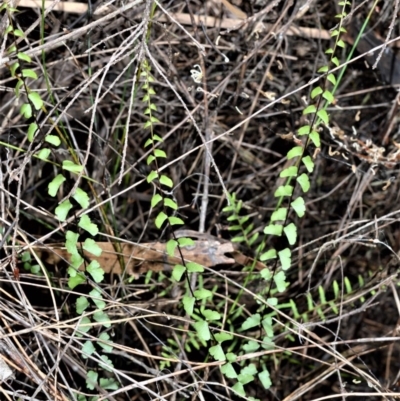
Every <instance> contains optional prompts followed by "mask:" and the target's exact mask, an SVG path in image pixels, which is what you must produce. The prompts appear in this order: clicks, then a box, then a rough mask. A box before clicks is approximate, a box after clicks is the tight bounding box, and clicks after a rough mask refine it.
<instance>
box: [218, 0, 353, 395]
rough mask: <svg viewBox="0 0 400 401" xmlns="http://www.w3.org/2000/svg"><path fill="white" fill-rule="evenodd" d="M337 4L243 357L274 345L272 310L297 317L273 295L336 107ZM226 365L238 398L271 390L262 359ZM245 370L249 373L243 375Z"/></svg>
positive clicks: (261, 253) (247, 226)
mask: <svg viewBox="0 0 400 401" xmlns="http://www.w3.org/2000/svg"><path fill="white" fill-rule="evenodd" d="M339 5H340V6H341V7H342V12H341V13H340V14H338V15H336V18H338V20H339V23H338V27H337V28H336V29H334V30H333V31H332V32H331V37H332V39H333V40H334V45H333V47H332V48H329V49H328V50H327V51H326V52H325V53H326V54H327V55H328V56H329V62H328V64H326V65H324V66H322V67H321V68H319V70H318V73H320V74H321V79H320V85H318V86H316V87H315V88H313V89H312V91H311V95H310V104H309V105H308V106H307V107H306V108H305V109H304V110H303V115H304V117H305V119H306V124H305V125H303V126H301V127H300V128H298V129H297V133H296V135H293V143H294V146H293V147H292V148H291V149H290V150H289V151H288V153H287V155H286V157H287V159H288V161H291V162H289V163H288V164H290V165H289V166H288V167H286V168H285V169H284V170H282V171H281V172H280V174H279V177H280V178H282V179H285V182H284V184H283V185H280V186H279V187H278V188H277V189H276V191H275V193H274V197H275V198H276V199H277V202H276V206H275V210H274V211H273V213H272V214H271V217H270V220H269V223H268V224H267V225H266V226H265V228H264V230H263V232H264V237H263V238H262V240H261V242H260V244H259V245H258V246H257V247H256V255H257V258H258V259H259V260H260V261H262V262H264V263H267V264H268V266H267V267H266V268H265V269H263V270H262V271H261V272H260V275H261V277H262V279H263V280H264V285H265V288H267V289H268V290H267V291H265V292H264V293H259V294H258V302H259V303H260V307H259V309H258V311H257V312H256V313H254V314H252V315H251V316H249V317H248V318H247V319H246V320H245V321H244V322H243V323H242V326H241V332H243V333H246V332H248V331H249V330H252V329H254V328H257V327H258V328H259V329H260V331H261V332H262V333H263V335H262V336H261V338H260V339H259V340H257V341H249V342H248V343H247V344H246V347H245V352H247V353H249V352H256V351H260V350H262V349H264V350H268V349H270V348H271V346H273V337H274V324H273V321H274V317H275V316H276V312H275V311H274V309H275V310H276V309H280V308H281V307H288V306H289V307H290V308H291V309H292V311H293V313H294V316H295V317H297V318H300V315H299V313H298V312H297V309H296V306H295V303H294V302H293V301H292V302H291V303H289V305H281V306H280V305H279V301H278V298H277V297H275V296H274V295H275V294H279V293H283V292H284V291H285V290H286V288H287V287H288V286H289V282H288V281H287V277H286V272H287V270H288V269H289V268H290V267H291V264H292V250H291V248H292V247H293V246H294V245H295V244H296V242H297V237H298V232H297V224H296V220H297V218H302V217H303V216H304V215H305V213H306V206H305V201H304V198H303V195H304V194H306V193H307V192H308V191H309V189H310V185H311V184H310V178H309V176H310V174H311V173H312V172H313V170H314V160H313V159H314V157H313V156H312V155H311V150H310V149H311V147H312V146H313V147H314V151H313V152H312V153H313V155H317V154H318V153H319V149H320V146H321V140H320V126H321V125H325V126H329V114H328V112H327V107H328V106H329V105H330V104H332V103H334V91H335V89H336V88H337V84H338V82H337V79H336V76H335V74H334V73H332V72H330V70H331V69H333V68H336V67H339V64H340V63H339V60H338V58H337V57H336V51H337V49H338V48H343V47H344V46H345V45H344V42H343V40H342V39H341V35H342V34H343V33H345V32H346V30H345V28H344V27H343V26H342V24H343V20H344V18H345V17H346V12H345V8H346V7H347V6H349V5H350V3H349V2H348V1H340V2H339ZM228 201H229V203H230V205H228V206H227V207H226V208H225V209H224V211H225V212H226V213H229V214H230V216H229V217H228V221H230V222H231V226H230V230H231V231H232V232H235V233H237V235H236V236H235V237H234V238H233V241H234V242H240V243H244V244H246V245H247V246H248V247H250V248H254V244H255V243H256V241H257V239H258V234H257V233H255V234H253V235H250V233H251V232H252V231H253V227H254V226H253V223H249V222H248V216H241V215H240V211H241V202H240V201H237V199H236V196H235V195H234V194H233V195H231V196H230V198H229V199H228ZM274 237H275V238H279V241H277V244H278V245H277V246H275V247H270V248H269V249H267V246H268V244H269V242H270V241H269V239H272V238H274ZM254 266H255V264H254V263H253V265H252V266H250V269H251V270H252V269H254ZM245 284H246V283H245ZM321 289H322V287H321ZM335 294H336V295H337V291H335ZM320 299H321V304H326V303H327V302H326V299H325V294H324V291H323V289H322V292H321V291H320ZM331 304H332V303H331ZM309 306H310V308H309V310H312V309H314V307H313V305H312V303H311V304H310V305H309ZM315 310H316V311H317V312H318V313H319V314H320V316H321V315H322V316H323V313H322V309H321V307H320V308H316V309H315ZM231 312H232V310H231ZM336 312H337V308H336ZM227 360H228V361H227V363H226V364H225V365H223V366H222V368H221V370H222V372H223V373H224V374H225V375H226V376H227V377H229V378H236V379H237V381H236V384H235V385H234V386H233V390H234V391H235V392H237V393H238V394H240V395H242V396H245V395H246V390H245V385H246V384H248V383H250V382H252V381H253V380H255V377H256V376H258V379H259V380H260V381H261V383H262V384H263V386H264V388H266V389H268V388H269V387H270V386H271V380H270V375H269V371H268V368H267V364H266V360H265V359H259V360H258V363H256V361H255V362H252V363H250V365H248V366H247V367H246V368H242V369H241V371H240V372H236V369H235V366H234V365H233V364H232V360H235V358H233V357H231V360H229V359H228V358H227ZM244 369H247V370H246V371H245V372H244V373H243V370H244Z"/></svg>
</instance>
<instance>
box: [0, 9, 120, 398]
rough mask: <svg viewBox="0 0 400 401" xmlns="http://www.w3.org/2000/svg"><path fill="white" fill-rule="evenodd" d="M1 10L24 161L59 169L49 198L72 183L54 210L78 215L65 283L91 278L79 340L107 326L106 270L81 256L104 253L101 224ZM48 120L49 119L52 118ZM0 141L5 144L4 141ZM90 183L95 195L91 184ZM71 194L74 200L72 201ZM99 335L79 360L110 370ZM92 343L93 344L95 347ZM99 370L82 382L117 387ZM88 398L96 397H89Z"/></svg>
mask: <svg viewBox="0 0 400 401" xmlns="http://www.w3.org/2000/svg"><path fill="white" fill-rule="evenodd" d="M0 11H5V12H6V13H7V14H8V27H7V28H6V30H5V34H6V35H10V36H11V37H12V38H13V40H12V45H11V46H10V47H9V48H8V49H7V53H8V55H9V56H10V59H12V58H13V56H15V58H16V60H15V61H14V62H11V63H10V65H8V67H9V71H10V74H11V76H12V77H13V78H14V79H15V80H16V84H15V88H14V91H15V95H16V97H17V98H19V99H20V100H21V102H22V105H21V108H20V114H21V115H22V116H23V117H24V118H25V119H26V120H28V122H29V125H28V129H27V140H28V142H29V144H30V145H29V149H28V151H24V150H23V149H18V150H19V151H21V152H22V153H25V154H26V160H29V158H30V157H33V158H35V159H39V160H40V161H41V162H42V163H52V164H53V165H54V167H55V169H56V170H58V171H59V173H58V174H57V175H56V176H55V177H54V178H53V179H52V180H51V181H50V182H49V184H48V194H49V195H50V196H51V197H53V198H56V197H57V196H58V195H60V188H61V186H62V185H63V184H64V183H68V184H70V186H71V187H72V188H73V190H72V191H71V193H70V194H69V195H67V196H66V197H65V198H64V199H62V200H61V201H60V202H59V203H58V206H57V207H56V208H55V211H54V212H55V215H56V217H57V218H58V220H59V222H60V223H61V224H69V223H70V222H71V221H73V220H75V218H76V216H78V221H77V229H67V230H66V231H65V246H66V248H67V251H68V253H69V254H70V266H69V268H68V269H67V273H68V277H69V278H68V286H69V288H70V289H71V290H72V289H75V288H76V287H77V286H79V285H80V284H84V283H86V282H87V281H88V280H89V279H90V280H91V285H92V287H93V289H92V291H91V292H89V294H87V295H81V296H79V297H78V298H77V301H76V313H77V315H78V316H80V319H79V323H78V325H77V329H76V333H75V335H76V338H80V339H83V338H84V336H85V335H86V333H88V332H89V331H90V330H91V328H92V326H93V325H100V326H102V327H104V328H109V327H110V326H111V323H110V318H109V316H108V314H107V313H106V312H105V310H104V309H105V307H106V303H105V302H104V300H103V291H102V289H101V288H100V287H99V286H98V284H99V283H101V282H102V281H103V278H104V270H103V269H102V268H101V266H100V264H99V263H98V262H97V261H96V260H93V261H91V262H90V263H89V264H87V263H86V262H85V260H84V258H83V251H86V252H89V253H90V254H92V255H94V256H97V257H99V256H100V255H101V253H102V249H101V247H100V246H99V245H98V244H97V243H96V242H95V240H94V239H93V238H91V237H95V236H96V235H97V234H98V233H99V227H98V226H97V224H95V223H93V222H92V220H91V218H90V217H89V215H88V214H86V213H85V209H88V207H89V205H90V197H89V194H88V193H87V192H86V191H85V190H84V189H82V188H81V187H80V186H79V179H80V177H81V176H83V172H84V170H85V167H84V165H82V164H81V163H80V162H79V159H78V157H77V152H75V151H74V150H73V149H72V148H71V146H70V145H69V141H68V139H67V138H66V136H65V133H63V132H62V130H61V129H60V128H59V126H58V125H57V124H55V125H54V128H55V131H56V133H57V135H54V134H48V133H45V130H44V128H43V127H44V124H42V123H41V122H40V121H39V113H40V112H42V113H43V114H44V115H47V110H46V107H45V105H44V101H43V99H42V97H41V95H40V93H39V92H37V91H35V90H33V89H31V83H32V82H34V81H35V80H37V79H38V76H37V74H36V72H35V71H34V70H33V69H31V68H29V64H30V63H31V62H32V59H31V57H30V56H29V55H27V54H26V53H24V52H22V51H20V49H19V44H18V41H17V39H18V38H22V37H24V33H23V32H22V31H21V30H20V29H17V28H14V24H13V18H12V14H13V13H15V12H17V11H18V10H17V9H15V8H12V7H10V6H9V5H8V4H7V3H3V4H2V5H1V6H0ZM49 120H50V121H51V122H52V120H51V118H49ZM52 123H53V122H52ZM2 144H3V145H4V146H7V145H8V144H4V143H2ZM62 144H64V145H65V146H66V147H67V149H68V152H67V155H68V156H69V157H68V156H67V157H66V158H65V159H64V160H63V161H62V162H61V164H60V163H58V162H56V161H53V160H51V159H52V153H54V152H53V151H54V150H55V149H57V148H59V147H60V146H61V145H62ZM63 154H64V153H63ZM74 177H78V180H77V181H75V180H74ZM83 177H84V178H85V179H86V180H87V182H89V181H90V178H89V177H87V176H83ZM89 186H90V184H89ZM90 187H91V189H92V192H93V194H94V196H95V192H94V189H93V187H92V186H90ZM71 199H73V200H74V202H75V206H74V204H73V203H72V202H71ZM17 209H18V208H17ZM72 210H73V211H74V214H75V216H73V217H71V218H69V219H68V215H71V212H72ZM78 230H79V231H78ZM82 234H85V236H86V237H87V238H86V239H85V240H84V242H79V237H80V235H82ZM22 262H24V263H25V266H24V267H26V268H27V269H28V270H30V271H31V272H38V273H39V271H40V270H41V271H42V272H43V274H44V275H48V274H49V273H48V272H47V270H46V269H45V267H44V265H43V263H42V262H41V261H40V260H39V259H38V262H39V263H40V265H39V266H31V264H30V255H29V254H27V253H24V254H23V258H22ZM85 311H86V312H87V313H85ZM97 340H98V341H96V342H93V341H92V340H89V339H88V340H87V341H84V342H83V341H82V343H81V350H82V354H81V356H82V358H83V359H88V358H90V359H92V361H94V362H95V363H96V364H97V366H98V368H99V371H100V372H102V371H103V372H105V371H108V372H111V374H112V371H113V363H112V361H111V360H110V358H109V357H108V356H107V353H110V352H111V351H112V349H113V345H112V342H110V336H109V335H108V333H107V332H102V333H98V338H97ZM95 345H97V349H96V346H95ZM99 371H95V370H89V371H88V372H87V378H86V386H87V388H88V389H89V390H94V389H95V388H97V389H100V388H101V389H103V390H116V389H117V388H118V387H119V385H118V383H117V381H116V380H115V379H114V378H113V377H110V373H107V375H108V376H109V377H101V373H100V375H99ZM86 399H87V398H86V397H84V396H79V400H81V401H85V400H86ZM91 399H95V398H93V397H92V398H91Z"/></svg>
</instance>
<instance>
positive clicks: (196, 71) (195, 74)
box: [190, 64, 203, 84]
mask: <svg viewBox="0 0 400 401" xmlns="http://www.w3.org/2000/svg"><path fill="white" fill-rule="evenodd" d="M190 75H191V77H192V79H193V81H194V82H196V83H197V84H201V80H202V78H203V71H202V70H201V67H200V65H199V64H195V65H194V66H193V69H192V70H190Z"/></svg>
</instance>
